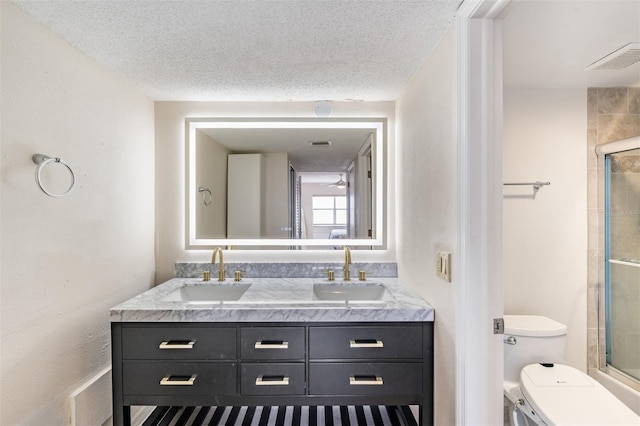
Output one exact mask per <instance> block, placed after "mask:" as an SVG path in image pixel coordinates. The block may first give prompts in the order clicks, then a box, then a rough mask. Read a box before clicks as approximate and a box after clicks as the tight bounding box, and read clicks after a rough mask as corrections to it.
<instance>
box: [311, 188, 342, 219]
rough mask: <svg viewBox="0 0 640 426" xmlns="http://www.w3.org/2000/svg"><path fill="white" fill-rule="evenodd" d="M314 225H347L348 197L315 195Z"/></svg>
mask: <svg viewBox="0 0 640 426" xmlns="http://www.w3.org/2000/svg"><path fill="white" fill-rule="evenodd" d="M313 224H314V225H346V224H347V197H345V196H344V195H337V196H334V195H314V196H313Z"/></svg>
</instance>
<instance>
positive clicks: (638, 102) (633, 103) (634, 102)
mask: <svg viewBox="0 0 640 426" xmlns="http://www.w3.org/2000/svg"><path fill="white" fill-rule="evenodd" d="M629 113H630V114H640V87H631V88H629Z"/></svg>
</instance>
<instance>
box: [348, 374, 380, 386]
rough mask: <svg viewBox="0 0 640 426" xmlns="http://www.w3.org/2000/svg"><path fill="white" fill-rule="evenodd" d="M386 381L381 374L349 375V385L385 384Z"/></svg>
mask: <svg viewBox="0 0 640 426" xmlns="http://www.w3.org/2000/svg"><path fill="white" fill-rule="evenodd" d="M383 384H384V381H383V380H382V377H379V376H349V385H373V386H380V385H383Z"/></svg>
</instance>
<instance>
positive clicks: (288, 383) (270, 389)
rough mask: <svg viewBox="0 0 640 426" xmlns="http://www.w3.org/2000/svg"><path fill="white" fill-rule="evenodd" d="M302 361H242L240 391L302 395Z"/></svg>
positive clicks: (247, 393)
mask: <svg viewBox="0 0 640 426" xmlns="http://www.w3.org/2000/svg"><path fill="white" fill-rule="evenodd" d="M304 372H305V369H304V363H280V362H278V363H248V364H247V363H243V364H242V366H241V368H240V392H241V393H242V394H243V395H304V394H305V391H306V383H305V374H304Z"/></svg>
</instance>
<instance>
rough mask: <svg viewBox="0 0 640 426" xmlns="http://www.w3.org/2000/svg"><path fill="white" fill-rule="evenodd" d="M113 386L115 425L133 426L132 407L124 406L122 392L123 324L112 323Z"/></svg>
mask: <svg viewBox="0 0 640 426" xmlns="http://www.w3.org/2000/svg"><path fill="white" fill-rule="evenodd" d="M111 386H112V404H113V411H112V412H113V419H112V421H113V425H114V426H130V425H131V407H129V406H125V405H124V397H123V395H122V394H123V392H122V324H120V323H116V322H112V323H111Z"/></svg>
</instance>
